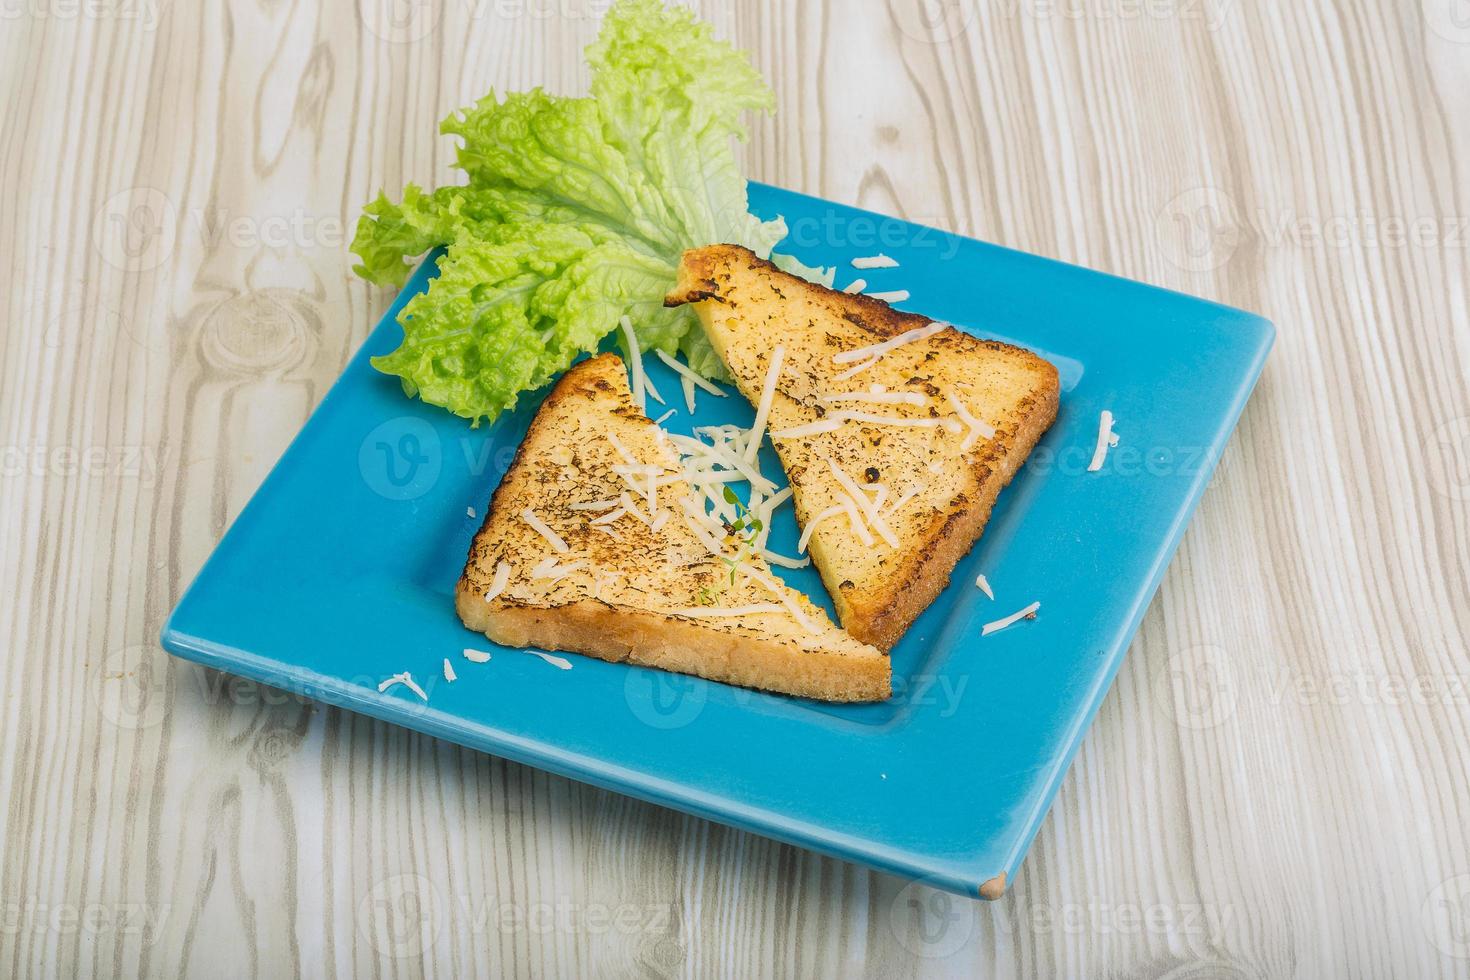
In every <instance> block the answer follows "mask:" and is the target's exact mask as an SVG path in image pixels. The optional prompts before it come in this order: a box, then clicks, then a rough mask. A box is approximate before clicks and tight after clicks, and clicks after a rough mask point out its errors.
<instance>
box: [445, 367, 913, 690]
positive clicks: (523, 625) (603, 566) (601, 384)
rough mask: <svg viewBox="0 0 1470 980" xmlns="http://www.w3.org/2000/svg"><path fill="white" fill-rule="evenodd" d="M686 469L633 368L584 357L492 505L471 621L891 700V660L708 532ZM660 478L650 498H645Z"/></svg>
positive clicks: (794, 686)
mask: <svg viewBox="0 0 1470 980" xmlns="http://www.w3.org/2000/svg"><path fill="white" fill-rule="evenodd" d="M679 472H680V467H679V463H678V457H677V455H676V454H675V453H674V452H673V451H672V449H671V448H669V446H668V444H667V443H666V442H665V441H664V438H663V433H662V432H661V430H660V429H659V428H658V427H657V426H656V425H654V424H653V423H652V422H650V421H649V420H648V419H647V418H646V417H645V416H644V415H643V413H642V412H641V411H639V409H638V408H637V407H636V406H635V405H634V403H633V397H632V393H631V391H630V390H629V387H628V378H627V374H626V373H625V370H624V368H623V362H622V361H621V360H620V359H619V358H618V357H617V356H616V355H613V354H603V355H601V356H599V357H594V358H592V359H590V360H587V361H583V362H582V363H580V364H578V365H576V366H574V367H573V368H572V369H571V370H569V371H568V372H567V373H566V374H565V375H564V376H563V377H562V379H561V381H560V382H558V384H557V385H556V387H555V388H554V389H553V390H552V392H551V394H549V395H548V396H547V397H546V401H545V402H544V403H543V404H542V406H541V409H540V411H539V412H538V413H537V415H536V418H535V420H534V421H533V422H532V423H531V428H530V431H529V432H527V434H526V438H525V440H524V441H523V442H522V443H521V447H520V450H519V451H518V452H517V453H516V457H515V461H514V462H513V463H512V464H511V467H510V470H509V472H507V473H506V475H505V479H504V480H503V481H502V482H501V484H500V487H499V489H497V490H496V491H495V496H494V498H493V499H492V500H491V502H490V510H489V513H488V514H487V515H486V517H485V523H484V526H483V527H481V528H480V532H479V534H477V535H476V536H475V540H474V544H473V545H472V546H471V548H470V555H469V560H468V561H467V562H466V563H465V568H464V574H463V576H461V578H460V580H459V586H458V588H457V590H456V596H455V605H456V607H457V608H458V610H459V615H460V618H461V619H463V620H464V623H465V625H466V626H468V627H470V628H471V629H474V630H479V631H482V632H483V633H485V635H486V636H488V637H490V639H492V640H494V641H495V642H496V643H500V644H504V645H506V646H516V647H524V646H537V647H541V648H543V649H547V650H568V651H572V652H575V653H583V654H587V655H588V656H592V657H598V658H600V659H602V660H610V661H627V662H629V663H635V664H642V665H643V666H646V667H659V668H662V669H664V670H674V671H679V672H681V673H685V674H695V675H697V676H699V677H707V678H709V679H711V680H717V681H724V682H726V683H730V684H740V685H743V686H745V687H756V688H761V689H763V690H767V691H778V692H781V693H784V694H795V695H799V696H802V697H809V698H819V699H821V700H825V701H875V700H881V699H884V698H886V697H888V695H889V691H890V678H891V669H890V667H889V662H888V658H887V657H886V656H885V655H884V654H882V653H880V652H879V651H877V650H875V649H873V648H872V647H871V646H868V645H867V644H865V643H860V642H859V641H857V640H855V639H853V638H852V637H851V636H848V635H847V634H846V633H844V632H843V631H842V630H840V629H838V628H837V627H836V626H834V625H833V624H832V622H831V620H829V619H828V618H827V615H826V614H825V613H824V612H823V611H822V610H821V609H819V608H818V607H817V606H815V605H813V604H812V603H811V601H810V600H809V599H807V598H806V596H804V595H802V594H801V593H799V592H796V591H795V590H793V589H790V588H788V587H786V586H785V585H784V584H782V583H781V582H780V581H779V580H778V579H776V578H775V577H774V576H773V575H772V574H771V570H770V568H769V566H767V564H766V563H765V562H764V561H763V560H762V559H761V558H760V557H758V556H755V555H751V554H748V553H747V554H745V555H744V556H743V557H741V556H740V554H739V552H738V551H737V549H736V548H735V547H733V546H731V545H729V544H727V543H725V542H721V541H716V540H714V538H713V537H712V536H710V535H709V534H708V532H704V533H701V530H699V529H697V527H696V525H695V524H694V523H693V522H692V521H691V520H689V519H687V518H686V516H685V514H684V512H683V511H682V510H681V505H680V501H681V500H685V499H686V498H688V497H689V496H690V489H689V487H688V485H687V484H686V483H684V482H683V481H682V480H681V479H679V478H678V473H679ZM650 477H653V478H654V479H657V480H658V485H657V487H656V489H655V490H654V491H653V492H652V494H651V496H649V495H647V493H646V489H645V491H644V492H642V493H640V492H638V490H637V488H640V487H641V488H646V486H647V480H648V479H649V478H650ZM613 501H621V503H620V504H619V505H618V506H610V503H611V502H613ZM627 504H632V505H633V506H634V507H635V508H636V509H637V516H635V515H634V513H632V512H631V511H629V510H628V508H627V506H626V505H627ZM618 511H623V514H622V516H620V517H617V519H615V520H612V521H604V522H603V523H597V524H594V523H593V521H601V520H603V519H604V518H606V517H607V516H609V515H615V514H616V513H617V512H618ZM533 519H534V521H536V522H540V523H541V524H543V525H544V526H545V531H542V530H538V529H537V528H536V527H535V526H534V523H533ZM548 532H549V534H548ZM553 538H556V539H559V542H560V544H561V545H565V549H566V550H565V551H562V550H561V548H560V547H559V545H558V544H557V543H555V542H553V540H552V539H553ZM717 549H718V550H717ZM732 563H733V564H732ZM502 565H503V566H504V568H505V569H506V571H501V568H502ZM487 596H489V597H490V598H488V599H487Z"/></svg>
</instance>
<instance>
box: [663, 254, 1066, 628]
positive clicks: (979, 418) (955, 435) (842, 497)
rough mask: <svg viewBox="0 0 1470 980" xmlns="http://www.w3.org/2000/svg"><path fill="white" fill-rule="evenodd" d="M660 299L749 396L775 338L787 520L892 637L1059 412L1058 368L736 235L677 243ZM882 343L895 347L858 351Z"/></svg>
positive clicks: (854, 602) (851, 614)
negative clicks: (680, 310) (848, 286)
mask: <svg viewBox="0 0 1470 980" xmlns="http://www.w3.org/2000/svg"><path fill="white" fill-rule="evenodd" d="M665 303H667V304H669V305H678V304H681V303H693V304H695V309H696V311H697V312H698V314H699V319H700V322H701V323H703V324H704V327H705V330H706V332H707V333H708V334H709V338H710V341H711V342H712V343H713V344H714V347H715V350H717V351H718V352H719V354H720V356H721V357H723V358H724V360H725V363H726V364H727V365H729V367H730V372H731V373H732V374H733V375H734V376H735V381H736V384H737V385H738V386H739V388H740V390H741V392H742V393H743V394H744V395H745V397H746V398H748V399H750V400H751V401H752V402H754V403H756V404H757V405H758V406H759V405H760V404H761V402H762V395H763V392H764V387H765V384H766V379H767V374H768V372H769V371H770V369H771V364H772V362H773V359H774V354H775V351H776V348H777V347H778V346H780V347H781V348H782V350H783V358H782V362H781V365H780V372H779V376H778V378H777V380H776V382H775V389H774V395H773V396H772V398H771V403H770V406H769V428H770V434H771V438H772V442H773V443H774V444H775V446H776V452H777V453H778V454H779V455H780V457H781V463H782V465H783V466H784V467H785V468H786V473H787V475H788V476H789V477H790V479H791V485H792V488H793V489H794V491H795V493H794V497H795V504H796V515H797V519H798V521H800V523H801V524H802V526H803V528H806V529H808V530H811V531H812V534H811V540H810V544H809V547H810V551H811V556H812V560H813V562H814V563H815V564H816V566H817V569H818V570H819V571H820V572H821V574H822V580H823V582H825V583H826V585H827V589H828V591H829V592H831V594H832V599H833V602H834V603H835V605H836V607H837V614H838V618H839V619H841V621H842V625H843V626H844V627H846V629H847V631H848V632H849V633H851V634H852V635H853V636H855V637H857V638H858V639H860V640H865V641H867V642H868V643H871V644H873V645H874V646H876V647H878V648H880V649H883V650H887V649H889V648H890V647H892V646H893V644H894V643H896V642H897V641H898V638H899V637H900V636H902V635H903V632H904V630H906V629H908V627H909V625H910V624H911V623H912V622H913V621H914V619H915V617H917V616H918V615H919V613H921V612H922V611H923V610H924V608H925V607H927V606H928V605H929V603H930V602H932V601H933V600H934V597H935V596H937V595H938V594H939V593H940V591H941V590H942V589H943V588H944V586H945V584H946V583H947V582H948V581H949V576H950V573H951V572H952V571H953V570H954V567H955V564H956V563H957V562H958V561H959V560H960V558H961V557H962V556H963V555H964V554H965V553H966V552H967V551H969V549H970V547H971V546H972V545H973V544H974V543H975V541H976V540H977V539H978V538H979V537H980V533H981V531H983V530H984V528H985V523H986V521H987V520H989V518H990V510H991V507H992V506H993V505H994V504H995V498H996V495H997V494H999V493H1000V491H1001V488H1003V487H1004V486H1005V485H1006V484H1007V483H1009V482H1010V479H1011V477H1012V476H1014V475H1015V473H1016V470H1017V469H1018V468H1019V467H1020V465H1021V463H1022V462H1023V461H1024V460H1025V459H1026V456H1027V454H1028V453H1030V452H1031V449H1032V447H1034V446H1035V445H1036V441H1037V440H1038V439H1039V438H1040V437H1041V434H1042V433H1043V432H1045V431H1046V428H1047V426H1049V425H1051V423H1052V420H1053V419H1055V418H1056V413H1057V398H1058V391H1059V386H1058V383H1057V372H1056V368H1054V367H1052V365H1051V364H1049V363H1047V362H1046V361H1044V360H1042V359H1041V358H1040V357H1037V356H1036V355H1035V354H1032V353H1031V352H1029V351H1025V350H1021V349H1020V348H1017V347H1012V346H1010V345H1009V344H1002V343H998V342H996V341H988V340H980V339H978V338H976V337H972V336H970V335H969V334H966V333H962V332H961V331H959V330H956V329H954V328H953V327H948V326H944V325H942V324H937V323H935V322H934V321H932V320H930V319H928V318H927V317H922V316H915V315H913V314H910V313H900V312H898V311H897V310H895V309H893V308H892V307H890V306H889V305H888V304H887V303H884V302H882V301H880V300H875V299H872V298H871V297H867V296H861V295H850V294H847V293H841V292H837V291H835V290H831V289H827V288H825V287H822V286H817V285H814V284H812V283H810V282H807V281H806V280H804V279H800V278H798V277H796V276H792V275H788V274H787V273H785V272H782V271H780V270H779V269H777V268H776V267H775V266H774V265H772V264H771V263H770V262H767V261H765V260H763V259H759V258H757V257H756V256H755V255H754V254H753V253H751V252H750V251H749V250H747V249H744V248H741V247H740V246H738V245H711V246H708V247H705V248H699V249H692V250H690V251H688V252H685V253H684V257H683V261H682V262H681V263H680V266H679V281H678V283H677V285H676V286H675V288H674V289H673V291H671V292H670V293H669V295H668V296H667V297H666V298H665ZM887 341H894V342H895V344H896V346H892V347H891V349H888V350H878V351H868V352H863V351H862V349H863V348H870V347H872V346H873V345H879V344H883V343H885V342H887ZM875 357H876V359H874V358H875ZM864 365H866V366H864ZM855 369H856V370H855ZM875 385H877V386H882V387H881V389H878V388H875V387H874V386H875ZM853 416H856V417H853ZM895 420H896V421H895ZM992 430H993V431H992ZM863 484H868V485H869V486H868V487H867V488H866V489H865V488H864V487H863V486H862V485H863ZM874 484H876V486H873V485H874ZM860 498H861V499H860ZM848 501H851V502H852V505H853V506H852V507H851V510H852V511H853V512H855V516H856V517H857V518H858V520H857V521H856V522H854V521H853V519H852V517H851V516H849V512H848ZM870 511H871V512H872V513H876V515H877V519H874V518H873V516H872V513H869V512H870ZM813 520H817V521H818V523H817V526H816V528H815V529H814V530H813V529H810V528H808V525H809V523H810V522H811V521H813Z"/></svg>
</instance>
